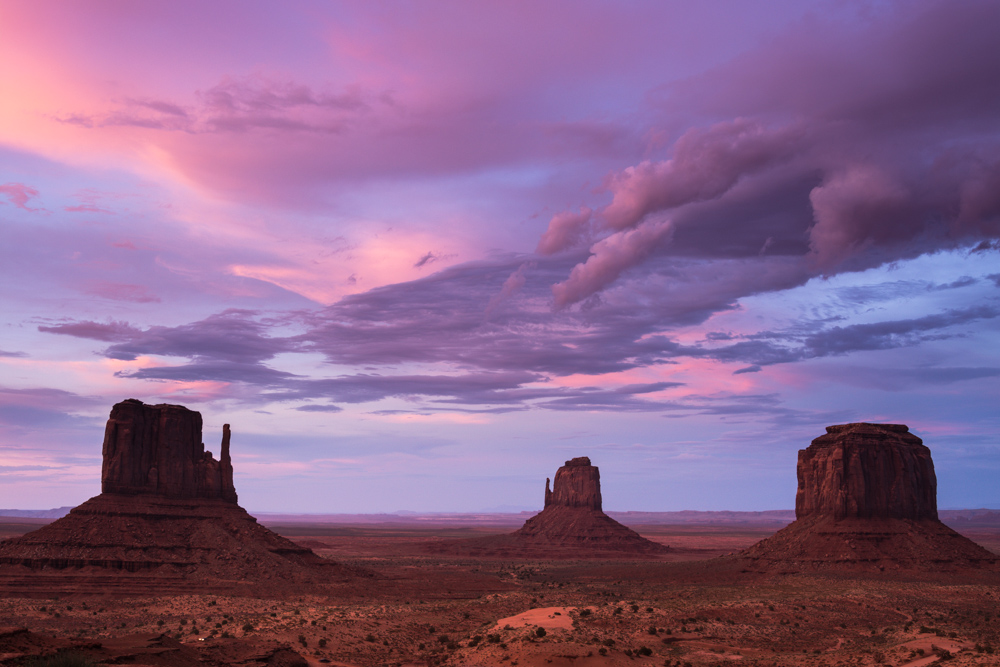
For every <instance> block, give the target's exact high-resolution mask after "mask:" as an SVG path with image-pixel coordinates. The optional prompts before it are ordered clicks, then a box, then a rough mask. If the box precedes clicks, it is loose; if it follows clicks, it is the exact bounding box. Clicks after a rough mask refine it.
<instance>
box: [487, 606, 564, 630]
mask: <svg viewBox="0 0 1000 667" xmlns="http://www.w3.org/2000/svg"><path fill="white" fill-rule="evenodd" d="M574 610H576V607H542V608H540V609H529V610H528V611H525V612H522V613H520V614H517V615H516V616H508V617H507V618H501V619H500V620H499V621H497V624H496V627H497V628H504V627H506V626H508V625H509V626H510V627H512V628H524V627H527V626H529V625H537V626H538V627H540V628H545V629H546V630H572V629H573V619H572V618H570V615H569V612H571V611H574Z"/></svg>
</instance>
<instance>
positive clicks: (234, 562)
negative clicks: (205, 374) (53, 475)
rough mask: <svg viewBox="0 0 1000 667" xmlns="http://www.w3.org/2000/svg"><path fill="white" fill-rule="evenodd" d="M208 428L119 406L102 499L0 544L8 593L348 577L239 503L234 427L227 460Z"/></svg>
mask: <svg viewBox="0 0 1000 667" xmlns="http://www.w3.org/2000/svg"><path fill="white" fill-rule="evenodd" d="M201 427H202V421H201V415H200V414H199V413H197V412H194V411H192V410H188V409H187V408H184V407H182V406H179V405H152V406H150V405H144V404H143V403H141V402H140V401H137V400H135V399H129V400H127V401H123V402H121V403H118V404H117V405H115V406H114V407H113V408H112V410H111V416H110V418H109V419H108V425H107V428H106V430H105V437H104V449H103V452H104V465H103V468H102V474H101V486H102V493H101V494H100V495H99V496H96V497H94V498H91V499H90V500H88V501H86V502H85V503H83V504H81V505H80V506H79V507H76V508H74V509H73V510H72V511H70V513H69V514H67V515H66V516H65V517H63V518H61V519H59V520H57V521H54V522H53V523H50V524H48V525H47V526H44V527H42V528H40V529H39V530H36V531H33V532H31V533H28V534H26V535H23V536H21V537H19V538H15V539H11V540H5V541H3V542H0V589H4V588H6V589H7V590H11V588H12V587H13V588H17V587H18V586H21V587H24V586H27V588H28V589H33V588H44V587H46V586H48V587H49V589H50V590H51V591H54V592H55V591H60V590H63V591H67V592H88V591H92V589H94V588H95V587H96V588H98V589H101V588H105V587H110V588H113V589H115V590H118V591H119V592H122V591H126V592H127V591H128V590H131V589H133V588H134V589H136V590H139V591H149V590H151V589H153V588H155V590H157V591H158V592H161V593H165V592H185V591H190V590H198V591H205V590H229V589H240V588H241V587H246V586H252V587H253V588H254V590H255V591H257V592H260V591H261V590H268V589H269V588H271V589H282V590H283V589H287V588H288V587H289V586H291V587H292V588H294V587H295V586H296V585H299V584H301V585H310V584H314V583H317V582H321V581H323V580H324V578H326V577H330V576H333V577H334V578H336V577H337V576H338V575H343V574H346V573H347V572H348V570H347V569H346V568H343V567H342V566H339V565H337V564H335V563H333V562H331V561H327V560H325V559H323V558H320V557H319V556H317V555H316V554H315V553H313V552H312V551H310V550H309V549H306V548H304V547H301V546H299V545H297V544H295V543H294V542H291V541H290V540H287V539H285V538H284V537H281V536H280V535H277V534H275V533H273V532H272V531H270V530H268V529H267V528H265V527H264V526H261V525H260V524H258V523H257V520H256V519H254V518H253V517H252V516H250V514H248V513H247V512H246V510H244V509H243V508H242V507H240V506H239V505H237V504H236V499H237V496H236V488H235V486H234V485H233V466H232V461H231V459H230V456H229V446H230V437H231V435H230V430H229V425H228V424H227V425H226V426H225V427H223V436H222V450H221V455H220V460H219V461H216V460H215V459H214V458H213V456H212V454H211V452H206V451H205V446H204V445H203V444H202V441H201ZM28 573H30V579H29V578H26V577H24V576H23V575H24V574H28ZM19 577H20V578H19ZM150 578H152V579H155V580H156V584H155V585H151V584H150V582H149V579H150Z"/></svg>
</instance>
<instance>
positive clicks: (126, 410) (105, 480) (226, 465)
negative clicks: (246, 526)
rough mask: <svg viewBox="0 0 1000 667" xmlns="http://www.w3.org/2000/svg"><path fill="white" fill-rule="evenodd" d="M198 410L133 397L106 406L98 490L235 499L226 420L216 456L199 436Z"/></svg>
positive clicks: (231, 500)
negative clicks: (106, 420)
mask: <svg viewBox="0 0 1000 667" xmlns="http://www.w3.org/2000/svg"><path fill="white" fill-rule="evenodd" d="M201 426H202V423H201V414H200V413H198V412H195V411H194V410H188V409H187V408H185V407H184V406H181V405H165V404H164V405H145V404H144V403H142V402H141V401H137V400H135V399H134V398H133V399H129V400H127V401H122V402H121V403H118V404H116V405H115V406H114V407H113V408H112V409H111V416H110V418H109V419H108V425H107V427H106V428H105V430H104V447H103V454H104V464H103V466H102V468H101V491H103V492H104V493H116V494H124V495H137V494H153V495H158V496H165V497H168V498H220V499H222V500H225V501H228V502H231V503H235V502H236V501H237V496H236V487H235V486H234V485H233V464H232V460H231V458H230V456H229V443H230V431H229V424H226V425H225V426H224V427H223V429H222V445H221V451H220V455H219V460H218V461H216V460H215V458H214V457H213V456H212V453H211V452H206V451H205V445H204V443H202V441H201Z"/></svg>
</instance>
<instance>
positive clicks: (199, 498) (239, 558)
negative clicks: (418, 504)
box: [0, 400, 1000, 667]
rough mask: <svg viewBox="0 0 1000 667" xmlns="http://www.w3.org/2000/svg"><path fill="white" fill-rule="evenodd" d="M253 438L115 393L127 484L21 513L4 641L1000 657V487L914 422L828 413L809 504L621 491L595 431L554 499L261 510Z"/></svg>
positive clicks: (659, 658) (661, 655) (7, 565)
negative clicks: (391, 510) (983, 503)
mask: <svg viewBox="0 0 1000 667" xmlns="http://www.w3.org/2000/svg"><path fill="white" fill-rule="evenodd" d="M230 438H231V433H230V430H229V428H228V426H227V428H226V429H225V433H224V436H223V441H222V442H223V445H222V449H221V452H222V454H221V458H220V460H219V461H216V460H215V459H214V457H213V456H212V455H211V454H210V453H208V452H205V450H204V445H202V444H201V416H200V415H199V414H198V413H197V412H193V411H190V410H187V409H185V408H183V407H181V406H170V405H159V406H147V405H144V404H142V403H140V402H139V401H134V400H129V401H125V402H123V403H120V404H118V405H116V406H115V408H114V409H113V410H112V413H111V418H110V419H109V421H108V427H107V430H106V436H105V442H104V470H103V475H102V486H103V488H104V492H103V493H102V494H101V495H100V496H97V497H96V498H93V499H91V500H89V501H87V502H86V503H84V504H83V505H81V506H79V507H77V508H75V509H73V510H72V511H70V512H69V513H68V514H65V516H63V517H61V518H58V519H55V520H54V521H53V520H52V519H50V518H32V517H25V516H21V517H7V518H5V519H3V521H2V523H0V530H2V531H3V533H2V534H3V536H4V537H6V538H8V539H6V540H5V541H3V542H0V592H2V594H3V598H2V600H0V618H2V624H3V626H4V627H3V629H2V631H0V664H12V665H28V664H31V665H87V664H94V665H98V664H108V665H110V664H130V665H158V666H163V667H167V666H177V667H181V666H186V665H247V666H249V665H307V664H309V665H320V664H328V665H342V666H347V665H351V666H358V667H361V666H365V667H368V666H375V665H397V666H402V665H455V666H459V665H483V666H486V665H532V666H535V665H537V666H539V667H541V666H545V665H557V666H559V665H562V666H570V665H572V666H588V665H593V666H597V665H633V664H634V665H664V666H667V667H672V666H675V665H676V666H685V665H692V666H702V665H705V666H708V665H758V666H765V665H768V666H770V665H810V666H811V665H826V666H829V667H842V666H847V665H897V666H901V665H907V666H910V667H917V666H919V665H928V664H932V663H937V662H948V663H949V664H955V665H995V664H997V661H998V660H1000V633H998V631H997V627H998V625H997V621H996V615H997V613H998V610H1000V567H998V558H997V553H998V552H1000V513H997V512H991V511H986V510H980V511H951V512H938V510H937V507H936V486H935V485H936V482H935V474H934V468H933V463H932V461H931V458H930V451H929V450H928V449H927V447H925V446H924V445H923V444H922V442H921V441H920V439H919V438H916V437H915V436H913V435H912V434H910V433H909V432H908V430H907V429H906V427H904V426H899V425H882V424H848V425H842V426H833V427H829V428H828V429H827V434H826V435H824V436H821V437H819V438H817V439H816V440H814V442H813V444H812V445H811V446H810V447H808V448H806V449H804V450H802V452H800V455H799V479H800V485H799V492H798V494H797V499H796V511H795V512H794V513H793V512H790V511H774V512H663V513H655V512H634V513H633V512H619V513H613V516H609V515H608V514H605V513H604V512H603V510H602V501H603V499H602V495H601V487H600V474H599V470H598V468H597V467H596V466H594V465H592V464H591V461H590V460H589V459H587V458H586V457H579V458H575V459H572V460H570V461H567V462H566V464H565V465H564V466H563V467H560V468H559V470H558V471H557V472H556V475H555V477H554V483H553V484H552V485H551V487H550V482H549V480H546V482H545V487H544V495H543V494H542V493H539V500H540V505H542V511H541V512H540V513H538V514H534V513H522V514H520V515H518V514H436V515H406V514H404V515H367V516H365V515H325V516H324V515H277V514H275V515H267V516H262V517H258V519H254V518H253V517H251V516H250V515H248V514H247V513H246V512H245V511H244V510H243V509H242V508H240V507H239V505H238V504H237V499H238V496H237V493H236V489H235V487H234V486H233V483H232V464H231V459H230V455H229V450H230ZM939 517H940V519H942V520H943V522H942V521H939ZM522 524H523V525H522ZM623 524H628V527H626V525H623ZM953 528H954V529H953ZM955 529H957V531H956V530H955Z"/></svg>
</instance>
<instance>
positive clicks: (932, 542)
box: [739, 423, 996, 571]
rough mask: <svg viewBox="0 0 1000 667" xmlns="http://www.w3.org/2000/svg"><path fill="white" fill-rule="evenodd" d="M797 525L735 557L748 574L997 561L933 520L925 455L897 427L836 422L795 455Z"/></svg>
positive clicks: (933, 492) (930, 470)
mask: <svg viewBox="0 0 1000 667" xmlns="http://www.w3.org/2000/svg"><path fill="white" fill-rule="evenodd" d="M795 517H796V520H795V521H794V522H793V523H791V524H789V525H788V526H786V527H785V528H784V529H782V530H780V531H778V532H777V533H776V534H774V535H773V536H771V537H769V538H768V539H766V540H763V541H761V542H758V543H757V544H755V545H754V546H752V547H750V548H749V549H747V550H746V551H744V552H742V553H741V554H740V555H739V558H741V559H745V560H747V561H749V563H750V565H749V569H775V568H777V569H780V570H785V571H794V570H798V569H816V568H831V567H834V568H843V567H846V568H855V569H857V568H861V569H871V568H877V569H879V570H884V569H892V570H900V569H902V570H917V569H923V568H931V567H938V568H940V567H942V566H944V567H950V566H959V567H962V566H967V565H980V564H986V563H993V562H995V561H996V557H995V556H993V555H992V554H991V553H990V552H988V551H986V550H985V549H983V548H982V547H980V546H979V545H977V544H976V543H974V542H972V541H971V540H969V539H967V538H965V537H963V536H961V535H959V534H958V533H956V532H955V531H953V530H952V529H950V528H948V527H947V526H945V525H944V524H943V523H941V522H940V521H938V516H937V478H936V477H935V475H934V463H933V462H932V461H931V453H930V450H929V449H928V448H927V447H926V446H924V444H923V441H921V439H920V438H918V437H917V436H915V435H913V434H912V433H910V432H909V429H908V428H907V427H906V426H904V425H902V424H868V423H857V424H842V425H839V426H828V427H827V428H826V434H825V435H822V436H820V437H818V438H816V439H815V440H813V441H812V444H811V445H810V446H809V447H808V448H806V449H803V450H800V451H799V460H798V490H797V492H796V495H795Z"/></svg>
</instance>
